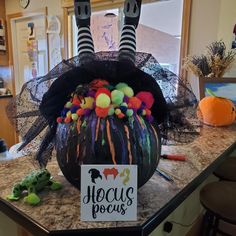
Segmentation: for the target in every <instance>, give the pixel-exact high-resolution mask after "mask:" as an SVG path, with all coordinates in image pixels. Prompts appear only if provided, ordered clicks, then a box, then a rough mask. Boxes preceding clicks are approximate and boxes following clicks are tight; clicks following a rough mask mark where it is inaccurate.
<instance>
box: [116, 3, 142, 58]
mask: <svg viewBox="0 0 236 236" xmlns="http://www.w3.org/2000/svg"><path fill="white" fill-rule="evenodd" d="M141 4H142V0H126V1H125V3H124V14H125V20H124V26H123V29H122V32H121V39H120V45H119V60H126V61H127V60H128V61H130V62H132V63H135V53H136V31H135V29H136V28H137V26H138V22H139V18H140V13H141Z"/></svg>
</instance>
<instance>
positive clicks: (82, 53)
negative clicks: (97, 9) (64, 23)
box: [74, 0, 94, 62]
mask: <svg viewBox="0 0 236 236" xmlns="http://www.w3.org/2000/svg"><path fill="white" fill-rule="evenodd" d="M74 7H75V18H76V24H77V27H78V55H79V58H80V61H81V62H84V61H85V60H87V59H91V58H93V57H94V44H93V39H92V35H91V31H90V16H91V6H90V0H74Z"/></svg>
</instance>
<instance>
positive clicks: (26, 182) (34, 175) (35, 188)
mask: <svg viewBox="0 0 236 236" xmlns="http://www.w3.org/2000/svg"><path fill="white" fill-rule="evenodd" d="M45 187H50V189H52V190H57V189H60V188H61V187H62V186H61V184H60V183H59V182H55V181H52V176H51V174H50V173H49V172H48V170H46V169H42V170H38V171H33V172H31V173H30V174H29V175H27V176H26V177H25V178H24V179H22V181H21V182H19V183H17V184H15V185H14V186H13V189H12V194H11V195H9V196H7V199H9V200H11V201H17V200H19V199H20V198H21V195H22V193H23V191H25V190H26V191H28V194H27V196H26V197H24V202H26V203H29V204H30V205H37V204H38V203H39V202H40V198H39V197H38V195H37V194H36V193H38V192H39V191H41V190H43V189H44V188H45Z"/></svg>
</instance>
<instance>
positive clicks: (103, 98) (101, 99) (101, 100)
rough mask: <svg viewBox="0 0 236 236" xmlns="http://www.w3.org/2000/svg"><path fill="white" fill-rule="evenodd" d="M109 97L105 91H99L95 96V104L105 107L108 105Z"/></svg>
mask: <svg viewBox="0 0 236 236" xmlns="http://www.w3.org/2000/svg"><path fill="white" fill-rule="evenodd" d="M110 103H111V99H110V97H109V96H108V95H107V94H105V93H100V94H99V95H98V96H97V98H96V106H97V107H101V108H107V107H109V106H110Z"/></svg>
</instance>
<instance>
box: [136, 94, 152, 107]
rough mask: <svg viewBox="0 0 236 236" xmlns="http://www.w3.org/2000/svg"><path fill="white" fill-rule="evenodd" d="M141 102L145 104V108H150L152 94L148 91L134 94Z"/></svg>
mask: <svg viewBox="0 0 236 236" xmlns="http://www.w3.org/2000/svg"><path fill="white" fill-rule="evenodd" d="M136 97H137V98H139V99H140V100H141V101H142V102H144V103H145V104H146V108H148V109H150V108H151V107H152V105H153V103H154V98H153V95H152V94H151V93H150V92H144V91H143V92H139V93H138V94H137V95H136Z"/></svg>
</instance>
